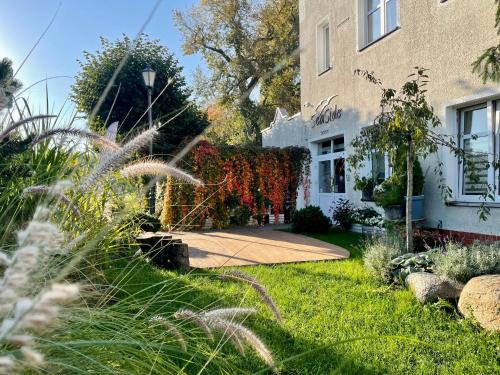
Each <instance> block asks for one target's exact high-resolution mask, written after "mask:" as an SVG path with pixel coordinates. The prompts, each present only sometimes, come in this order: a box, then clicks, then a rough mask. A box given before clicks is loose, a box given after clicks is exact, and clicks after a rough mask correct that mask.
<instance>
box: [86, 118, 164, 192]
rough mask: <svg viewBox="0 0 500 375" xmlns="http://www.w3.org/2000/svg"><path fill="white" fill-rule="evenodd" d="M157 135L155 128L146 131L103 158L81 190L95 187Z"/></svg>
mask: <svg viewBox="0 0 500 375" xmlns="http://www.w3.org/2000/svg"><path fill="white" fill-rule="evenodd" d="M157 135H158V131H157V130H156V129H155V128H152V129H149V130H146V131H144V132H142V133H141V134H139V135H138V136H136V137H135V138H133V139H132V140H131V141H129V142H128V143H126V144H125V145H124V146H123V147H122V148H121V149H120V150H119V151H116V152H113V153H110V154H109V155H107V156H106V157H105V158H103V159H102V160H101V161H100V163H99V164H98V165H97V167H96V168H95V170H94V171H93V172H92V173H91V174H90V175H89V176H88V177H87V178H86V180H85V181H83V183H82V184H81V185H80V188H81V189H82V190H87V189H88V188H90V187H91V186H93V185H95V184H96V183H97V181H99V180H100V179H101V178H103V177H104V176H105V175H106V174H107V173H109V172H111V171H113V170H115V169H117V168H119V167H120V166H122V164H123V163H125V161H126V160H127V159H128V158H130V157H131V156H132V154H133V153H134V152H136V151H139V150H141V149H143V148H144V147H146V146H147V145H149V144H150V143H151V142H152V141H153V139H154V138H155V137H156V136H157Z"/></svg>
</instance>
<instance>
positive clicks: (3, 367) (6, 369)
mask: <svg viewBox="0 0 500 375" xmlns="http://www.w3.org/2000/svg"><path fill="white" fill-rule="evenodd" d="M15 366H16V363H15V362H14V358H12V357H11V356H3V357H0V374H2V375H3V374H12V372H13V371H14V367H15Z"/></svg>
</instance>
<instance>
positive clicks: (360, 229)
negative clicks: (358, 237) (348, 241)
mask: <svg viewBox="0 0 500 375" xmlns="http://www.w3.org/2000/svg"><path fill="white" fill-rule="evenodd" d="M351 232H354V233H363V225H362V224H358V223H354V224H352V225H351Z"/></svg>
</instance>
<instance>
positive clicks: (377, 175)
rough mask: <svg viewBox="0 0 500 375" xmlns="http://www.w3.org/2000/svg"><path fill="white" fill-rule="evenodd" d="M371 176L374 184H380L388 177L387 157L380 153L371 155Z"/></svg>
mask: <svg viewBox="0 0 500 375" xmlns="http://www.w3.org/2000/svg"><path fill="white" fill-rule="evenodd" d="M371 162H372V163H371V164H372V165H371V167H372V169H371V175H372V178H373V180H374V181H375V183H376V184H380V183H382V182H383V181H384V180H385V179H386V178H387V177H388V176H387V174H388V171H387V169H388V168H387V167H388V166H387V157H386V155H385V154H384V153H381V152H372V154H371Z"/></svg>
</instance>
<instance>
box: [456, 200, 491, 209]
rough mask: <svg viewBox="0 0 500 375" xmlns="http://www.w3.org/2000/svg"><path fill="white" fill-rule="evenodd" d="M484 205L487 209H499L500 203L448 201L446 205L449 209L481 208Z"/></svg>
mask: <svg viewBox="0 0 500 375" xmlns="http://www.w3.org/2000/svg"><path fill="white" fill-rule="evenodd" d="M483 204H484V205H485V206H486V207H488V208H500V202H481V201H477V202H466V201H448V202H446V205H447V206H449V207H481V205H483Z"/></svg>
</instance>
